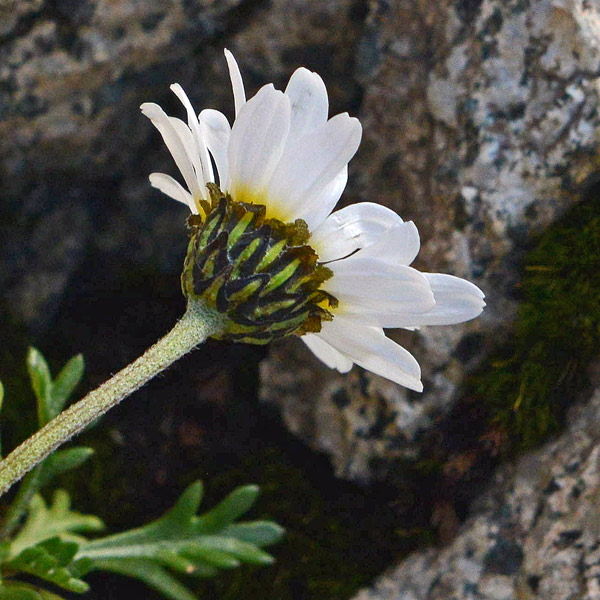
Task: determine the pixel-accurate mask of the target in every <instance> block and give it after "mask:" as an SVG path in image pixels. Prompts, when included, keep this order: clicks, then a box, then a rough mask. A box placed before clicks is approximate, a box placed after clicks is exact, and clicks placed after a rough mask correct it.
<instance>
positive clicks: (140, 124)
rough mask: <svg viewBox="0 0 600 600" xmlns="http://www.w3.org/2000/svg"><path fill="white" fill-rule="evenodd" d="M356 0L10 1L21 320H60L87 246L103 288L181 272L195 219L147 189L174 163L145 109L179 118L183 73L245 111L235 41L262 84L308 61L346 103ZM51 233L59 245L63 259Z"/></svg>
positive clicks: (4, 151) (4, 165)
mask: <svg viewBox="0 0 600 600" xmlns="http://www.w3.org/2000/svg"><path fill="white" fill-rule="evenodd" d="M352 6H353V2H351V1H350V0H336V1H335V2H329V1H325V0H319V1H316V2H312V3H310V5H309V7H308V8H307V5H306V3H305V2H299V1H297V0H285V1H284V2H277V3H267V2H265V3H260V2H251V3H250V2H247V3H244V2H242V1H241V0H225V1H220V2H214V1H212V0H191V1H190V0H175V1H174V2H168V3H165V2H163V1H161V0H149V1H145V2H138V1H136V0H125V1H123V2H112V1H110V0H77V1H74V0H56V1H53V2H44V1H43V0H39V1H38V0H26V1H23V2H14V1H12V0H0V182H1V184H0V194H1V198H2V207H1V209H2V215H1V216H2V220H1V222H0V228H1V234H2V235H1V237H0V244H1V248H0V285H1V290H2V291H1V292H0V304H1V305H2V308H3V309H5V308H6V309H7V311H8V312H9V314H10V317H11V318H12V319H14V320H16V322H17V323H25V324H26V325H27V326H28V327H30V328H33V329H43V328H44V327H47V326H48V325H49V324H50V322H51V318H52V315H53V314H54V310H55V309H56V307H57V306H59V305H60V303H61V301H62V300H63V299H64V297H65V294H66V293H68V285H69V282H70V281H71V280H72V277H73V274H74V273H75V272H76V271H77V269H78V268H79V266H80V265H82V261H84V259H85V257H86V256H89V255H94V256H97V257H99V258H98V260H99V261H100V262H101V263H102V268H101V269H100V270H99V272H98V273H97V283H96V285H98V286H100V287H101V286H102V285H103V283H102V281H104V280H105V281H106V282H107V283H106V285H107V286H115V285H118V283H115V282H118V280H119V272H120V271H127V270H129V271H130V272H134V271H136V270H137V271H140V270H143V271H144V272H146V273H148V272H149V271H150V270H151V269H158V270H159V271H160V272H162V273H169V274H171V275H172V276H173V278H174V280H176V279H177V276H178V274H179V272H180V269H181V265H182V261H183V256H184V253H185V247H186V244H187V236H186V231H185V219H186V216H187V214H186V210H185V208H183V207H179V206H177V205H176V204H175V203H173V202H172V201H170V200H168V199H167V198H165V197H163V196H162V195H161V194H160V193H158V192H156V191H154V190H152V189H151V187H150V185H149V184H148V174H149V173H151V172H153V171H161V170H163V171H165V172H169V173H173V174H174V173H175V167H174V165H173V164H172V160H171V158H170V156H169V155H168V153H167V151H166V150H165V148H164V147H163V145H162V142H161V140H160V137H159V136H158V135H157V134H156V131H155V130H154V128H153V127H152V126H151V124H150V123H149V121H148V120H147V119H146V118H145V117H143V116H142V115H141V114H140V111H139V105H140V104H141V103H142V102H145V101H156V102H159V103H161V104H162V105H163V106H164V107H165V109H166V110H168V111H169V112H170V113H172V114H177V111H181V106H180V105H179V104H178V102H177V101H176V100H175V99H174V98H173V95H172V93H171V92H170V91H169V84H171V83H173V82H174V81H178V82H180V83H181V84H182V85H183V87H184V88H185V89H186V91H187V92H188V94H189V96H190V98H191V99H192V101H193V103H194V104H195V105H196V106H197V107H198V109H200V108H203V107H208V106H210V107H216V108H219V109H221V110H224V111H225V112H226V113H227V114H229V115H232V112H233V102H232V96H231V89H230V84H229V77H228V75H227V70H226V66H225V60H224V57H223V52H222V47H223V45H225V44H227V45H229V46H230V47H231V48H232V49H233V50H234V51H235V52H236V54H237V57H238V59H239V61H240V64H241V65H242V68H243V71H244V77H245V80H246V83H247V86H248V88H249V91H252V92H253V91H255V90H256V89H257V88H258V86H259V85H262V84H263V83H265V82H267V81H276V82H277V83H278V85H282V84H284V83H285V80H286V79H287V77H288V76H289V75H290V74H291V72H292V71H293V70H294V69H295V68H296V67H298V66H300V65H301V64H307V65H308V66H310V67H312V68H313V69H315V70H319V71H321V72H323V73H324V76H325V77H326V78H327V79H328V81H329V82H330V83H331V84H332V90H331V93H332V101H333V102H334V103H335V104H336V105H337V106H339V107H342V106H343V107H347V106H348V103H349V102H350V101H351V100H352V99H353V98H354V97H355V95H356V92H357V89H358V88H357V86H356V84H355V83H354V82H353V80H352V78H351V77H350V76H349V73H350V71H351V68H350V65H351V62H352V58H353V52H352V50H353V47H354V43H355V40H356V38H357V36H358V32H359V26H360V19H357V18H356V17H355V15H354V13H353V11H352ZM340 23H343V26H340V27H339V28H337V29H335V32H334V33H333V34H332V33H331V30H332V28H333V25H334V24H340ZM179 114H181V113H179ZM67 206H69V207H71V208H72V211H71V215H70V216H68V221H69V222H68V223H67V222H64V223H63V225H64V228H56V229H53V225H51V223H52V222H53V220H54V219H55V218H56V219H58V220H60V219H59V217H54V216H53V215H54V214H55V213H54V211H55V210H56V211H58V212H59V213H60V214H61V215H62V217H60V218H62V219H63V220H64V219H66V218H67V215H66V214H65V212H68V209H67ZM46 220H48V224H46V222H45V221H46ZM47 230H52V231H53V232H54V233H53V235H54V236H56V238H57V239H59V238H60V240H61V241H60V242H59V243H57V244H54V245H53V247H52V248H51V250H50V255H51V256H52V258H51V259H50V257H49V256H48V255H47V252H48V243H49V240H48V237H47V235H46V234H42V233H41V232H44V231H47ZM38 234H39V235H38ZM67 240H69V241H68V242H67ZM51 242H54V240H53V239H52V240H51ZM48 261H50V262H51V263H52V267H51V268H48ZM177 290H178V287H176V288H175V289H174V294H177V293H178V291H177Z"/></svg>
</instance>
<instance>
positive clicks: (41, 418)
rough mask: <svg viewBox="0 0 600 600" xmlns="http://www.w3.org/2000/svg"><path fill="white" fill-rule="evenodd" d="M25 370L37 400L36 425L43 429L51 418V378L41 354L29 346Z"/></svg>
mask: <svg viewBox="0 0 600 600" xmlns="http://www.w3.org/2000/svg"><path fill="white" fill-rule="evenodd" d="M26 362H27V370H28V372H29V379H30V380H31V387H32V388H33V393H34V394H35V397H36V400H37V414H38V423H39V425H40V427H43V426H44V425H45V424H46V423H48V421H50V419H51V418H52V417H51V408H50V402H51V394H52V377H51V375H50V368H49V367H48V363H47V362H46V359H45V358H44V356H43V355H42V353H41V352H40V351H39V350H37V349H36V348H34V347H33V346H31V347H30V348H29V351H28V352H27V360H26Z"/></svg>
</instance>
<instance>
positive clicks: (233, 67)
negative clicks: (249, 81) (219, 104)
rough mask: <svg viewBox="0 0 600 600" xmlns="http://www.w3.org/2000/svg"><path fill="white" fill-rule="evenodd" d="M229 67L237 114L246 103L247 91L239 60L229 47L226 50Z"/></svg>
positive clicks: (236, 114)
mask: <svg viewBox="0 0 600 600" xmlns="http://www.w3.org/2000/svg"><path fill="white" fill-rule="evenodd" d="M224 52H225V60H226V61H227V68H228V69H229V78H230V79H231V88H232V89H233V103H234V105H235V116H236V117H237V116H238V115H239V114H240V110H241V109H242V106H244V104H245V103H246V92H245V91H244V81H243V80H242V74H241V73H240V68H239V66H238V64H237V61H236V60H235V58H234V57H233V54H231V52H230V51H229V50H227V48H225V50H224Z"/></svg>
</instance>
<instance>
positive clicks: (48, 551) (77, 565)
mask: <svg viewBox="0 0 600 600" xmlns="http://www.w3.org/2000/svg"><path fill="white" fill-rule="evenodd" d="M77 549H78V545H77V543H75V542H64V541H62V540H60V539H59V538H58V537H54V538H51V539H49V540H46V541H45V542H41V543H40V544H37V545H36V546H31V547H29V548H25V550H23V551H22V552H21V553H20V554H19V555H18V556H16V557H15V558H14V559H12V560H11V561H9V562H7V563H5V566H6V568H7V569H10V570H14V571H19V572H21V573H27V574H28V575H34V576H36V577H39V578H40V579H43V580H45V581H49V582H50V583H53V584H54V585H57V586H59V587H61V588H63V589H65V590H68V591H70V592H77V593H83V592H86V591H87V590H88V589H89V585H88V584H87V583H86V582H85V581H83V580H82V579H81V576H82V575H84V574H85V573H87V572H88V571H89V568H90V566H91V562H90V561H89V560H86V559H83V560H74V557H75V555H76V553H77Z"/></svg>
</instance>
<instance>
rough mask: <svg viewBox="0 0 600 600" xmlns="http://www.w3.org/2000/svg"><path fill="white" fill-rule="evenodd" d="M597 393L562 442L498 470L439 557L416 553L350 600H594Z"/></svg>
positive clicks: (599, 562)
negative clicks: (470, 513)
mask: <svg viewBox="0 0 600 600" xmlns="http://www.w3.org/2000/svg"><path fill="white" fill-rule="evenodd" d="M599 420H600V389H597V390H596V392H595V393H594V394H593V396H592V398H591V400H590V401H589V402H588V403H587V404H586V405H579V406H576V407H574V408H573V409H572V410H571V413H570V417H569V426H568V428H567V430H566V431H565V432H564V433H563V434H562V436H561V437H560V438H559V439H558V440H556V441H553V442H551V443H549V444H547V445H546V446H545V447H544V448H542V449H541V450H539V451H537V452H535V453H533V454H530V455H527V456H524V457H523V458H521V459H520V460H519V461H518V462H517V463H516V464H509V465H506V466H504V467H502V468H501V469H499V470H498V471H497V472H496V474H495V477H494V481H493V483H492V484H491V485H490V487H489V489H488V490H487V491H486V492H485V493H484V494H483V495H482V496H481V497H480V498H479V499H478V500H477V501H476V503H475V505H474V507H473V509H472V516H471V517H470V518H469V519H468V520H467V521H466V522H465V523H464V524H463V525H462V527H461V528H460V530H459V533H458V535H457V536H456V538H455V539H454V540H453V541H452V543H451V544H449V545H448V546H447V547H444V548H431V549H429V550H425V551H422V552H417V553H415V554H413V555H411V556H410V557H409V558H408V559H406V560H405V561H403V562H402V563H401V564H400V565H399V566H398V567H397V568H395V569H393V570H391V571H390V572H388V573H387V574H385V575H383V576H382V577H381V578H380V579H379V580H378V581H377V582H376V583H375V584H374V585H373V586H372V587H371V588H369V589H365V590H363V591H361V592H360V593H359V594H358V595H357V596H356V597H355V600H448V599H449V598H454V599H456V600H476V599H477V600H513V599H515V598H523V599H526V600H535V599H537V598H539V599H550V598H551V599H552V600H598V598H600V526H599V523H600V506H599V505H598V498H599V494H600V469H599V466H600V433H599V430H598V422H599Z"/></svg>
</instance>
